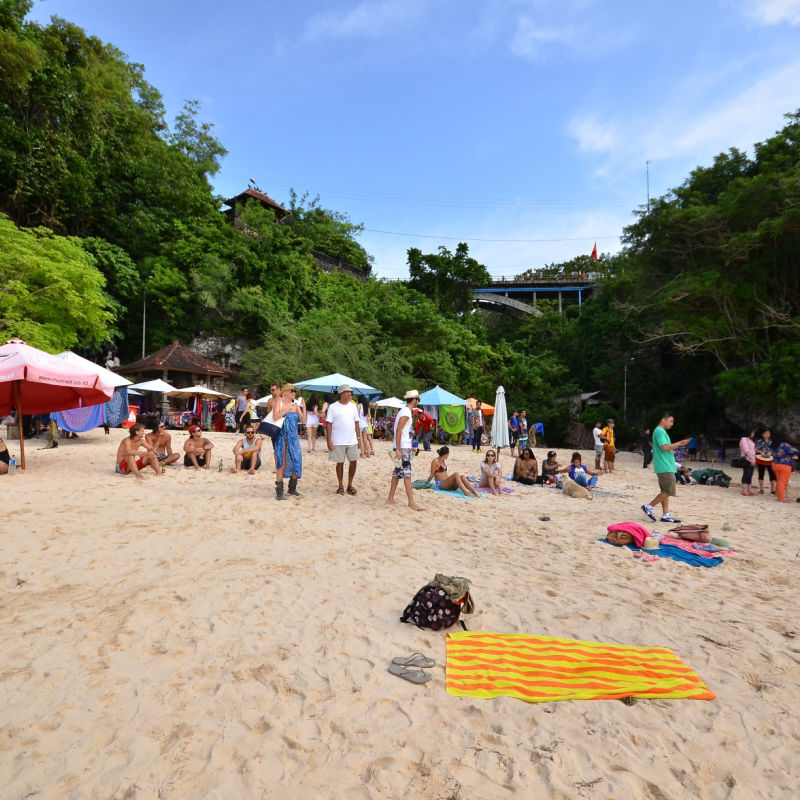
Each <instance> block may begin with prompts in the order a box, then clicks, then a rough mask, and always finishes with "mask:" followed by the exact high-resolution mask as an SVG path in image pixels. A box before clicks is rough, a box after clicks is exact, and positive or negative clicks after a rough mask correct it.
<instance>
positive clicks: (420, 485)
mask: <svg viewBox="0 0 800 800" xmlns="http://www.w3.org/2000/svg"><path fill="white" fill-rule="evenodd" d="M411 488H412V489H431V490H433V491H434V492H439V494H448V495H450V497H466V498H467V500H477V499H478V497H473V495H471V494H467V493H466V492H464V491H462V490H461V489H439V488H438V487H437V486H436V484H435V483H431V482H430V481H426V480H416V481H412V482H411ZM480 499H483V498H480Z"/></svg>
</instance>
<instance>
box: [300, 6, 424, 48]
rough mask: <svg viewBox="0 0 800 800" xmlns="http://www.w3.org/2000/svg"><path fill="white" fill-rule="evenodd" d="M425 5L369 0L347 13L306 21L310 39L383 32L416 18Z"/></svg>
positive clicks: (372, 34)
mask: <svg viewBox="0 0 800 800" xmlns="http://www.w3.org/2000/svg"><path fill="white" fill-rule="evenodd" d="M423 6H424V3H423V2H416V1H415V0H365V2H363V3H359V4H358V5H357V6H355V7H354V8H353V9H351V10H350V11H348V12H347V13H333V14H319V15H317V16H315V17H312V18H311V19H310V20H309V21H308V24H307V25H306V33H305V35H306V39H308V40H309V41H317V40H319V39H329V38H347V37H375V36H380V35H382V34H384V33H387V32H390V31H394V30H396V29H397V28H398V27H400V26H404V25H407V24H408V23H409V22H411V21H412V20H414V19H416V18H417V17H418V16H419V15H420V13H421V12H422V10H423Z"/></svg>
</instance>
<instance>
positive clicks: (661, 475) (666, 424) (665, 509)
mask: <svg viewBox="0 0 800 800" xmlns="http://www.w3.org/2000/svg"><path fill="white" fill-rule="evenodd" d="M674 424H675V415H674V414H673V413H672V412H671V411H665V412H664V414H663V415H662V417H661V421H660V422H659V423H658V425H657V426H656V428H655V430H654V431H653V470H654V471H655V473H656V477H657V478H658V489H659V492H658V494H657V495H656V496H655V497H654V498H653V500H652V501H651V502H650V503H647V504H646V505H643V506H642V511H643V512H644V513H645V515H646V516H647V517H648V518H649V519H651V520H652V521H653V522H655V521H656V512H655V508H654V506H658V505H660V506H661V510H662V513H661V522H672V523H675V524H677V523H679V522H680V520H679V519H675V517H673V516H672V514H670V511H669V499H670V497H675V496H676V495H677V491H676V489H675V483H676V481H675V472H676V471H677V465H676V464H675V454H674V452H673V451H675V450H677V449H678V448H679V447H685V446H686V445H687V444H688V443H689V440H688V439H681V440H680V441H679V442H675V443H674V444H673V443H672V442H670V440H669V434H668V433H667V431H668V430H669V429H670V428H671V427H672V426H673V425H674Z"/></svg>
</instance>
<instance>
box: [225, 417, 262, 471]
mask: <svg viewBox="0 0 800 800" xmlns="http://www.w3.org/2000/svg"><path fill="white" fill-rule="evenodd" d="M262 441H263V439H262V438H261V437H260V436H259V437H258V438H256V431H255V428H254V427H253V423H252V422H251V423H249V424H247V425H245V428H244V439H239V441H238V442H236V445H235V446H234V448H233V455H234V456H236V466H235V467H231V472H238V471H239V470H240V469H241V468H242V466H245V467H247V472H248V473H249V474H250V475H254V474H255V471H256V470H257V469H258V468H259V467H260V466H261V443H262Z"/></svg>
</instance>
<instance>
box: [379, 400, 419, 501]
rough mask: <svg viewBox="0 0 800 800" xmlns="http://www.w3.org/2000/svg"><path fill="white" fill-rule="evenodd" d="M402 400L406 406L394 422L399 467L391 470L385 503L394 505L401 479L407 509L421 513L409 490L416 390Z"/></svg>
mask: <svg viewBox="0 0 800 800" xmlns="http://www.w3.org/2000/svg"><path fill="white" fill-rule="evenodd" d="M403 399H404V400H405V401H406V404H405V406H404V407H403V408H401V409H400V410H399V411H398V412H397V417H396V418H395V421H394V447H395V453H396V455H395V458H399V459H400V466H398V467H395V468H394V469H393V470H392V483H391V485H390V486H389V497H388V499H387V500H386V503H387V504H388V505H390V506H393V505H395V504H396V500H395V499H394V493H395V492H396V491H397V484H398V483H399V482H400V479H401V478H402V480H403V486H404V487H405V490H406V496H407V497H408V507H409V508H413V509H414V511H422V509H421V508H420V507H419V506H418V505H417V504H416V503H415V502H414V494H413V491H412V489H411V431H412V430H413V427H414V424H413V422H412V416H413V413H414V409H415V408H416V407H417V406H418V405H419V392H418V391H417V390H416V389H411V390H410V391H408V392H406V393H405V394H404V395H403Z"/></svg>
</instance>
